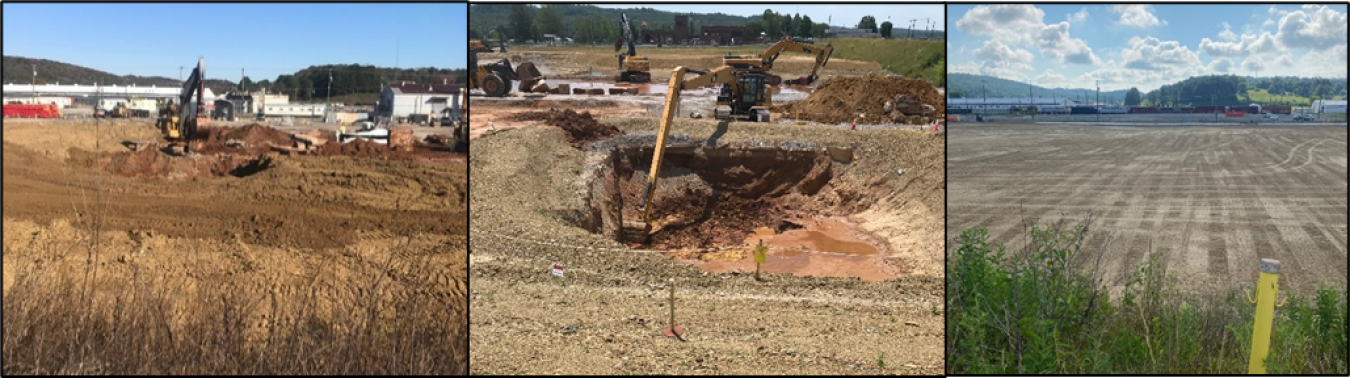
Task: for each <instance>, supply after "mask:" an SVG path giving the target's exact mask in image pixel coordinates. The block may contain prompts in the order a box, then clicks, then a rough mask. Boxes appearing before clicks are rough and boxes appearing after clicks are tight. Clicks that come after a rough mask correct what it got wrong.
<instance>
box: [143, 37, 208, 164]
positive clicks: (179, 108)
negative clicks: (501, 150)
mask: <svg viewBox="0 0 1350 378" xmlns="http://www.w3.org/2000/svg"><path fill="white" fill-rule="evenodd" d="M203 61H204V59H202V58H197V67H196V68H193V69H192V75H190V76H188V78H187V80H186V81H184V82H183V90H182V91H181V92H179V95H178V101H177V103H175V102H174V100H172V99H170V100H169V101H167V102H166V103H165V106H164V107H161V108H160V109H159V119H158V120H157V121H156V122H155V127H157V128H159V131H160V133H162V134H164V138H165V139H167V140H168V142H169V151H170V152H171V153H174V154H186V153H189V152H191V147H189V146H188V143H187V142H188V140H189V139H191V138H192V136H194V135H196V134H197V128H198V127H207V126H210V125H211V118H210V117H209V116H208V114H207V113H206V99H205V98H204V97H203V96H204V95H205V93H206V70H205V68H203ZM193 97H196V103H195V104H194V103H192V102H191V101H192V99H193Z"/></svg>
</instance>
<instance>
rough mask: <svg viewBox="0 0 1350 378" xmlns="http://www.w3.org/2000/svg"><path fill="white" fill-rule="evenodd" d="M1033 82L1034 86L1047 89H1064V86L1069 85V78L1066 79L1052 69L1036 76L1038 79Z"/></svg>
mask: <svg viewBox="0 0 1350 378" xmlns="http://www.w3.org/2000/svg"><path fill="white" fill-rule="evenodd" d="M1033 80H1034V81H1033V83H1034V84H1036V85H1039V86H1042V87H1046V88H1060V87H1063V86H1064V84H1066V83H1068V81H1069V79H1068V78H1067V77H1064V75H1061V74H1059V73H1058V72H1055V70H1050V69H1047V70H1045V72H1043V73H1041V74H1040V75H1038V76H1036V78H1035V79H1033Z"/></svg>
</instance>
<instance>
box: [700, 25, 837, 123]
mask: <svg viewBox="0 0 1350 378" xmlns="http://www.w3.org/2000/svg"><path fill="white" fill-rule="evenodd" d="M798 51H799V52H804V53H807V54H811V55H814V56H815V58H816V64H815V66H814V67H813V68H812V69H811V75H810V76H802V77H800V78H797V79H793V80H791V81H788V83H790V84H802V85H807V84H812V83H815V81H816V79H817V78H818V77H819V76H818V75H819V73H820V68H821V67H824V66H825V64H827V63H829V62H830V55H832V54H833V53H834V46H832V45H829V44H826V45H825V46H823V47H822V46H815V45H811V44H807V43H803V42H799V41H797V40H796V39H793V38H792V37H786V38H783V40H780V41H778V42H777V43H774V44H773V45H772V46H769V48H768V49H767V50H765V51H764V52H763V53H760V54H758V55H730V54H728V55H726V56H724V57H723V58H722V63H723V66H722V68H719V69H717V70H714V72H727V73H729V76H731V77H734V80H730V81H727V82H726V85H723V86H722V89H721V92H720V93H719V94H718V96H717V105H718V109H717V110H715V111H714V112H713V116H714V118H717V119H723V120H730V119H736V120H744V121H752V122H768V121H769V105H770V104H772V103H773V91H771V90H769V87H768V86H770V85H779V84H782V83H783V79H782V78H781V77H779V76H778V75H774V74H771V73H769V71H770V70H772V69H773V63H774V61H775V60H777V59H778V55H779V54H782V53H783V52H798ZM723 107H726V109H725V110H724V109H722V108H723Z"/></svg>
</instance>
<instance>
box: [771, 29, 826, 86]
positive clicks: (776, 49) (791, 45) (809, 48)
mask: <svg viewBox="0 0 1350 378" xmlns="http://www.w3.org/2000/svg"><path fill="white" fill-rule="evenodd" d="M784 51H794V52H795V51H800V52H803V53H806V54H811V55H813V56H815V57H816V65H815V67H812V68H811V76H808V77H807V83H808V84H809V83H811V82H814V81H816V78H817V77H818V76H817V74H819V73H820V67H824V66H825V64H827V63H829V62H830V55H833V54H834V46H833V45H830V44H826V45H825V46H824V47H820V46H816V45H811V44H806V43H801V42H797V40H795V39H792V37H785V38H783V40H781V41H778V43H774V44H773V46H769V49H768V50H764V53H763V54H760V55H759V57H760V61H761V62H762V64H763V67H764V70H765V71H768V70H770V69H772V68H773V62H774V60H777V59H778V54H781V53H783V52H784Z"/></svg>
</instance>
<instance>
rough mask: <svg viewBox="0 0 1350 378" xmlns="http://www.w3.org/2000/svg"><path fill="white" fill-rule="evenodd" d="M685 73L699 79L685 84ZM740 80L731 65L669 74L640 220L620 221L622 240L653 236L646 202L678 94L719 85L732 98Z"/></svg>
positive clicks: (658, 169)
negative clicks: (729, 91)
mask: <svg viewBox="0 0 1350 378" xmlns="http://www.w3.org/2000/svg"><path fill="white" fill-rule="evenodd" d="M688 73H695V74H699V76H697V77H694V78H692V79H689V80H688V81H685V80H684V76H685V75H686V74H688ZM743 78H744V77H743V76H741V75H740V74H738V73H737V71H736V69H735V68H733V67H731V66H722V67H721V68H718V69H716V70H711V71H701V70H692V69H688V68H685V67H676V68H675V71H673V72H671V74H670V85H669V86H668V88H667V89H666V102H665V108H664V109H663V110H662V111H661V124H660V129H658V131H657V134H656V147H655V149H654V150H655V152H653V154H652V169H651V171H649V172H650V173H649V176H648V178H647V190H646V191H645V192H643V194H642V204H641V207H639V211H641V218H640V219H639V221H637V222H623V224H622V225H621V227H622V238H623V239H624V240H628V241H633V242H645V241H646V240H647V238H648V237H649V236H650V235H651V233H652V225H651V223H650V220H649V219H648V216H649V214H650V213H651V211H650V210H651V206H649V202H651V198H652V191H653V190H655V189H656V181H657V179H658V178H660V177H661V161H662V158H663V157H664V156H665V151H666V137H667V136H669V135H670V127H671V124H672V123H674V122H675V114H676V113H677V112H678V108H679V106H680V91H684V90H690V89H697V88H701V87H707V86H713V85H719V84H720V85H722V86H723V88H724V89H725V88H727V87H731V89H730V90H731V91H732V95H733V96H735V95H738V94H742V93H744V92H741V89H738V88H741V87H740V86H739V85H738V84H740V83H741V82H742V80H740V79H743ZM758 87H759V88H763V87H764V86H763V85H759V86H758ZM766 92H767V91H764V90H760V91H759V92H757V93H752V94H750V95H751V96H759V95H763V94H764V93H766ZM767 116H768V113H767V112H766V113H765V117H766V118H767Z"/></svg>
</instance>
